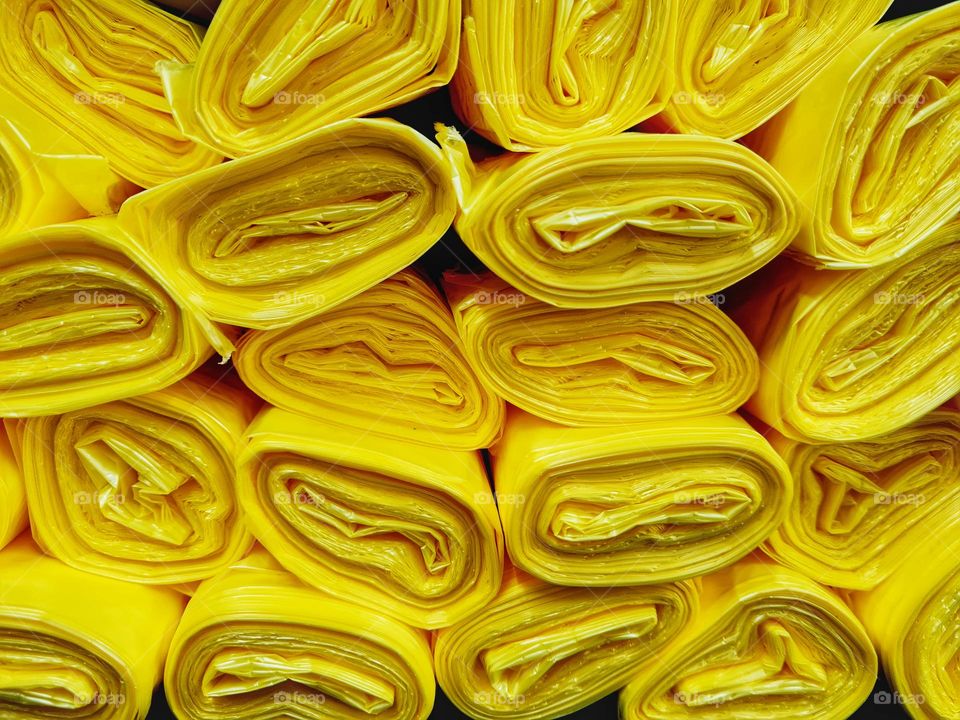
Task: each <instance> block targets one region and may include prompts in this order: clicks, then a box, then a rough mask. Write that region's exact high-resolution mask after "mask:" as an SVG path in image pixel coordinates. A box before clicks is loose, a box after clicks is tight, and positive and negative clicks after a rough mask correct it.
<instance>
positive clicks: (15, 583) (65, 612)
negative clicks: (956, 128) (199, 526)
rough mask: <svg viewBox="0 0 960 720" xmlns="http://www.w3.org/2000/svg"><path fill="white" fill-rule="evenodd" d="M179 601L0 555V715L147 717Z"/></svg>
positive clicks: (9, 551)
mask: <svg viewBox="0 0 960 720" xmlns="http://www.w3.org/2000/svg"><path fill="white" fill-rule="evenodd" d="M183 604H184V597H183V596H182V595H181V594H180V593H177V592H175V591H173V590H170V589H167V588H157V587H147V586H144V585H137V584H135V583H126V582H123V581H121V580H113V579H111V578H105V577H100V576H99V575H91V574H89V573H85V572H81V571H79V570H74V569H73V568H71V567H69V566H67V565H64V564H63V563H61V562H60V561H59V560H55V559H54V558H52V557H49V556H47V555H43V554H42V553H41V552H40V551H39V550H37V548H36V547H35V546H34V545H33V544H32V543H31V542H30V537H29V534H27V533H24V534H23V535H21V536H20V537H19V538H17V539H16V540H15V541H14V542H13V543H11V544H10V545H9V546H7V547H6V548H5V549H4V550H3V551H0V716H2V717H5V718H17V719H18V720H31V719H33V718H36V719H37V720H39V719H40V718H50V717H57V718H65V719H66V718H92V717H96V718H111V720H137V718H145V717H146V716H147V711H148V710H149V708H150V700H151V697H152V694H153V688H154V686H155V685H156V684H157V683H158V682H159V681H160V677H161V675H162V673H163V660H164V658H165V657H166V654H167V648H168V647H169V645H170V638H171V637H172V636H173V632H174V630H175V629H176V626H177V621H178V620H179V619H180V613H181V611H182V610H183Z"/></svg>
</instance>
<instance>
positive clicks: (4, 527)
mask: <svg viewBox="0 0 960 720" xmlns="http://www.w3.org/2000/svg"><path fill="white" fill-rule="evenodd" d="M25 527H27V493H26V490H25V489H24V487H23V474H22V473H21V472H20V466H19V465H18V464H17V458H16V455H15V453H14V452H13V448H12V447H11V445H10V439H9V437H8V436H7V431H6V430H5V429H4V428H3V427H0V549H2V548H3V547H4V546H5V545H6V544H7V543H8V542H10V541H11V540H13V538H15V537H16V536H17V535H19V534H20V532H21V531H22V530H23V529H24V528H25Z"/></svg>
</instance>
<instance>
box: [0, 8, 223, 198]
mask: <svg viewBox="0 0 960 720" xmlns="http://www.w3.org/2000/svg"><path fill="white" fill-rule="evenodd" d="M5 10H6V12H5V15H4V22H3V26H2V29H0V80H2V81H3V85H4V86H5V87H6V88H8V89H9V90H10V91H11V92H13V93H14V94H15V95H17V96H18V97H19V98H21V99H22V100H23V101H25V102H26V103H27V104H29V105H30V106H32V107H33V108H35V109H36V110H37V111H38V112H40V113H41V114H43V115H44V116H46V117H47V118H48V119H49V120H50V121H52V122H53V123H54V124H55V125H56V126H57V127H58V128H60V130H61V132H63V133H65V134H68V135H70V136H72V137H73V138H75V139H76V140H77V142H79V143H80V144H81V145H82V146H83V147H85V148H87V149H88V152H90V153H92V154H95V155H103V156H104V157H105V158H106V159H107V162H108V163H109V164H110V166H111V167H112V168H113V169H114V170H116V171H117V172H118V173H119V174H120V175H122V176H123V177H125V178H127V179H128V180H130V181H131V182H134V183H136V184H137V185H142V186H144V187H149V186H151V185H156V184H158V183H161V182H163V181H164V180H169V179H170V178H175V177H180V176H181V175H186V174H187V173H190V172H193V171H195V170H199V169H201V168H204V167H207V166H209V165H213V164H215V163H218V162H220V160H221V156H220V155H219V154H217V153H214V152H211V151H210V150H209V149H206V148H204V147H202V146H199V145H197V144H196V143H194V142H193V141H191V140H188V139H187V138H186V137H185V136H184V135H183V134H181V132H180V131H179V130H178V129H177V127H176V124H175V123H174V120H173V116H172V115H171V111H170V104H169V102H168V101H167V99H166V98H165V97H164V94H163V86H162V83H161V81H160V77H159V76H158V75H157V73H156V71H155V68H154V66H155V65H156V64H157V63H158V62H160V61H164V60H179V61H181V62H191V61H192V60H193V59H194V58H195V57H196V55H197V52H198V51H199V47H200V38H201V29H200V28H199V27H198V26H196V25H193V24H191V23H188V22H186V21H184V20H180V19H179V18H176V17H174V16H173V15H171V14H170V13H167V12H164V11H163V10H161V9H160V8H158V7H156V6H155V5H153V4H152V3H150V2H147V1H146V0H10V1H9V2H7V3H5ZM3 114H4V113H3V111H2V110H0V115H3Z"/></svg>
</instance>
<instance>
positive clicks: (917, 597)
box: [852, 497, 960, 720]
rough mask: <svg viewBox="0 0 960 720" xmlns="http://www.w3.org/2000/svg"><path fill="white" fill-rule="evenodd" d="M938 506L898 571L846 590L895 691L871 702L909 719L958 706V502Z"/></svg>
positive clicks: (925, 718)
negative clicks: (863, 588)
mask: <svg viewBox="0 0 960 720" xmlns="http://www.w3.org/2000/svg"><path fill="white" fill-rule="evenodd" d="M941 510H942V511H941V512H940V513H938V518H937V519H936V521H934V522H929V523H928V524H927V527H926V530H927V532H926V534H925V535H923V536H922V537H920V536H918V538H917V542H915V543H914V544H913V545H912V546H911V547H910V548H908V550H909V552H908V553H907V556H906V558H905V560H904V562H903V563H902V564H901V565H900V566H899V567H898V568H897V570H895V571H894V572H893V573H892V574H891V575H890V576H889V577H887V578H886V579H885V580H884V581H883V582H882V583H881V584H880V585H878V586H877V587H876V588H875V589H873V590H871V591H870V592H861V593H855V594H854V595H853V596H852V603H853V608H854V610H855V611H856V613H857V615H858V616H859V617H860V619H861V620H863V624H864V625H865V626H866V628H867V631H868V632H869V633H870V637H871V639H872V640H873V642H874V644H875V645H876V647H877V650H878V651H879V653H880V660H881V661H882V663H883V668H884V671H885V674H886V676H887V678H888V679H889V680H890V684H891V686H892V687H893V690H894V693H895V694H892V695H891V694H886V697H884V695H883V694H880V693H878V696H875V698H874V701H875V702H880V703H886V704H893V703H895V704H897V705H899V706H900V707H902V708H903V709H904V710H906V711H907V712H908V713H909V714H910V716H911V717H913V718H915V720H940V719H941V718H949V717H956V716H957V714H958V713H960V680H958V679H957V674H956V657H957V640H956V638H957V614H958V610H960V608H958V599H960V563H958V562H957V557H958V555H960V503H958V502H957V498H956V497H954V498H951V500H950V502H949V503H947V504H946V505H945V506H944V507H943V508H942V509H941Z"/></svg>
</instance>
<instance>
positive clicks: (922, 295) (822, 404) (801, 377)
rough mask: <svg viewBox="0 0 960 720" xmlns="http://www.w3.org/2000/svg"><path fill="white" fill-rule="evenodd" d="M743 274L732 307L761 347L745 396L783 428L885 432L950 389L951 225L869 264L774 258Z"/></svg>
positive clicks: (956, 267) (955, 249)
mask: <svg viewBox="0 0 960 720" xmlns="http://www.w3.org/2000/svg"><path fill="white" fill-rule="evenodd" d="M749 282H750V284H751V285H752V286H753V288H752V294H751V296H750V299H749V302H746V303H745V304H744V305H742V306H741V307H739V308H737V309H736V310H735V311H734V313H733V315H734V318H735V319H736V320H737V322H738V323H739V324H740V327H742V328H743V330H744V331H745V332H746V334H747V337H748V338H750V340H751V341H752V342H753V344H754V346H755V347H756V348H757V351H758V353H759V355H760V367H761V372H760V384H759V387H758V390H757V392H756V394H755V395H754V396H753V397H752V398H751V399H750V402H749V403H748V404H747V407H748V408H749V410H750V412H751V413H752V414H753V415H755V416H757V417H759V418H761V419H762V420H763V421H764V422H766V423H767V424H768V425H770V426H772V427H774V428H776V429H777V430H779V431H780V432H781V433H782V434H784V435H786V436H787V437H790V438H793V439H795V440H803V441H807V442H809V441H811V440H812V441H816V442H850V441H856V440H864V439H867V438H872V437H877V436H878V435H885V434H886V433H889V432H892V431H894V430H896V429H897V428H899V427H902V426H904V425H907V424H909V423H910V422H912V421H914V420H916V419H918V418H920V417H922V416H923V415H925V414H927V413H928V412H930V411H932V410H934V409H935V408H937V407H938V406H939V405H941V404H942V403H944V402H946V401H947V400H949V399H950V398H951V397H953V396H954V395H956V394H957V393H960V337H958V335H957V332H956V325H957V322H958V321H960V304H958V303H957V301H956V298H957V294H958V292H960V224H956V223H955V224H954V225H953V226H948V227H947V228H944V229H943V230H941V231H939V232H938V239H937V241H936V242H931V247H930V248H929V249H927V250H926V251H925V252H921V253H917V254H916V255H914V256H912V257H910V258H909V259H907V260H901V261H898V262H895V263H888V264H886V265H884V266H882V267H878V268H875V269H872V270H847V271H831V272H827V271H822V270H815V269H814V268H812V267H808V266H804V265H800V264H798V263H794V262H790V261H787V260H783V261H778V262H777V264H776V266H775V267H773V268H771V269H770V271H769V272H764V273H761V274H760V275H759V276H758V277H757V278H755V279H751V281H749Z"/></svg>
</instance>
